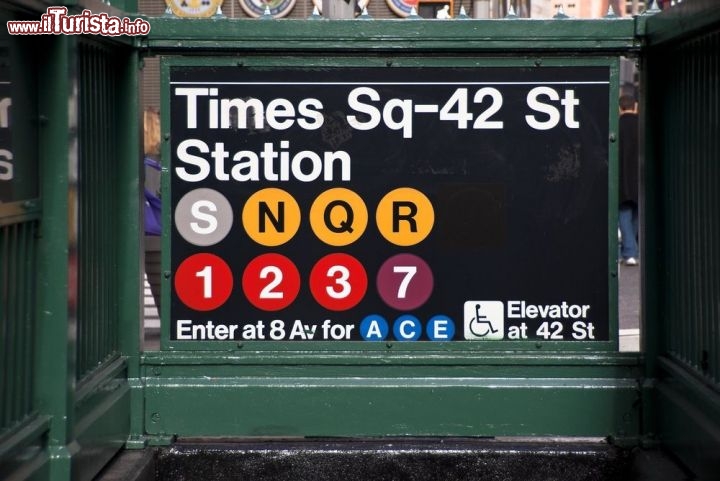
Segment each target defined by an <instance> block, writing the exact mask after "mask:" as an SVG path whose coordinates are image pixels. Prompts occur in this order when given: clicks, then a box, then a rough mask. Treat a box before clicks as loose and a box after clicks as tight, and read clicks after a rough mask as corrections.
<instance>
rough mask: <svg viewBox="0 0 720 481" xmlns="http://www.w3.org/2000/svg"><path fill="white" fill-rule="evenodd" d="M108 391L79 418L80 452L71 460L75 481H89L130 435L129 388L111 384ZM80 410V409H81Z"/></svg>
mask: <svg viewBox="0 0 720 481" xmlns="http://www.w3.org/2000/svg"><path fill="white" fill-rule="evenodd" d="M109 389H111V390H110V391H109V392H99V393H97V394H96V395H95V396H93V397H94V398H95V399H93V401H92V402H91V403H89V404H90V406H86V408H87V410H83V412H81V413H78V415H77V418H76V419H77V420H78V424H77V438H76V443H77V445H78V448H79V449H78V451H77V453H75V454H74V455H73V457H72V479H73V480H77V481H89V480H91V479H93V478H94V477H95V475H97V473H98V472H100V470H102V468H103V467H104V466H105V465H106V464H107V463H108V462H109V461H110V460H111V459H112V457H113V456H115V454H116V453H117V452H118V451H119V450H120V449H121V448H122V447H123V445H124V444H125V441H126V440H127V438H128V434H129V432H130V387H129V385H128V383H127V381H125V380H113V381H111V386H110V387H109ZM79 411H80V410H79Z"/></svg>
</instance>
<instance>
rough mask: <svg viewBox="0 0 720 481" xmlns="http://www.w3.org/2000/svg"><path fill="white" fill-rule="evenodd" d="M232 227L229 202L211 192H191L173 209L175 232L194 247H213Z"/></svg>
mask: <svg viewBox="0 0 720 481" xmlns="http://www.w3.org/2000/svg"><path fill="white" fill-rule="evenodd" d="M232 224H233V210H232V206H231V205H230V202H229V201H228V200H227V198H225V196H224V195H222V194H221V193H220V192H218V191H216V190H213V189H206V188H202V189H195V190H191V191H190V192H188V193H187V194H185V195H184V196H182V198H181V199H180V201H179V202H178V203H177V205H176V206H175V228H176V229H177V230H178V232H179V233H180V235H181V236H182V237H183V239H185V240H186V241H188V242H189V243H190V244H193V245H196V246H211V245H215V244H217V243H218V242H220V241H221V240H223V239H224V238H225V236H227V235H228V233H229V232H230V229H231V228H232Z"/></svg>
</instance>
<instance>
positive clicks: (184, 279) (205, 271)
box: [175, 253, 233, 311]
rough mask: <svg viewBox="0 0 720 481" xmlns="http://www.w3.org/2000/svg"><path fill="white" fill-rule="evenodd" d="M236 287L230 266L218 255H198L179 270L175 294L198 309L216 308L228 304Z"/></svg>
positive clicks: (185, 262)
mask: <svg viewBox="0 0 720 481" xmlns="http://www.w3.org/2000/svg"><path fill="white" fill-rule="evenodd" d="M232 288H233V275H232V271H231V270H230V266H228V265H227V263H226V262H225V261H224V260H222V259H221V258H220V257H218V256H216V255H214V254H206V253H200V254H194V255H191V256H190V257H188V258H187V259H185V260H184V261H182V262H181V263H180V265H179V266H178V268H177V271H176V272H175V293H176V294H177V296H178V297H179V298H180V300H181V301H182V303H183V304H185V305H186V306H187V307H189V308H190V309H194V310H196V311H212V310H213V309H217V308H218V307H220V306H222V305H223V304H225V301H227V300H228V298H229V297H230V294H231V293H232Z"/></svg>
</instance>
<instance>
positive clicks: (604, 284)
mask: <svg viewBox="0 0 720 481" xmlns="http://www.w3.org/2000/svg"><path fill="white" fill-rule="evenodd" d="M609 78H610V73H609V68H608V67H574V68H559V67H558V68H554V67H543V68H521V67H513V68H509V67H505V68H482V69H478V68H397V69H389V68H388V69H377V68H375V69H374V68H304V69H298V68H295V69H289V68H252V69H250V68H245V69H238V68H236V67H200V66H190V67H188V66H172V67H171V68H170V82H169V91H170V131H171V140H170V165H169V167H170V176H171V181H170V187H171V198H170V204H171V208H172V214H171V215H172V220H173V222H172V226H171V227H170V228H171V232H170V236H171V266H170V268H171V271H172V273H173V279H172V293H171V305H170V340H171V341H193V340H195V341H197V340H233V341H409V342H411V341H418V342H437V341H462V342H477V341H495V342H505V341H524V340H532V341H537V340H542V341H545V340H547V341H607V340H609V337H610V332H609V323H608V317H609V312H608V299H609V291H608V260H607V256H608V250H609V249H608V220H607V219H608V213H607V209H608V124H609V121H608V119H609V111H608V108H609V107H608V105H609V92H610V85H609Z"/></svg>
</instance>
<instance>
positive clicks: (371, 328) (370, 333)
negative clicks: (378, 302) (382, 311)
mask: <svg viewBox="0 0 720 481" xmlns="http://www.w3.org/2000/svg"><path fill="white" fill-rule="evenodd" d="M389 332H390V327H389V326H388V323H387V321H386V320H385V318H384V317H383V316H380V315H377V314H370V315H369V316H366V317H365V319H363V320H362V321H361V322H360V335H361V336H362V338H363V340H365V341H384V340H385V339H386V338H387V336H388V333H389Z"/></svg>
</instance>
